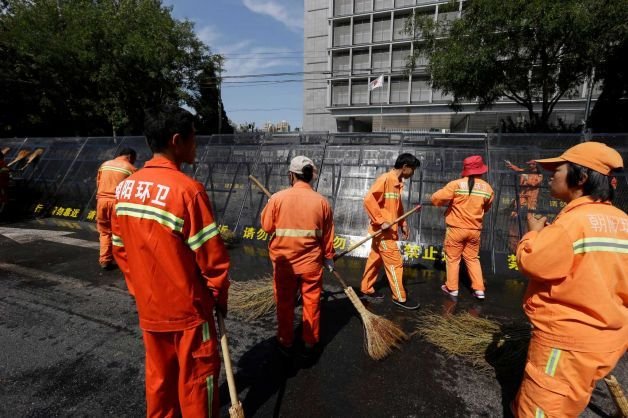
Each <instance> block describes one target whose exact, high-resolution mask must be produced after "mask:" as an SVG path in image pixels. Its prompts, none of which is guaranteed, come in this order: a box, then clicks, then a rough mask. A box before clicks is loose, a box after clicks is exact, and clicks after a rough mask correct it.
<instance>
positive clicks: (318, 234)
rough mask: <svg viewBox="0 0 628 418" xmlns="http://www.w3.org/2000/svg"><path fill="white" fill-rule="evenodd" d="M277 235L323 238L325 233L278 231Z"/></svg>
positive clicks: (317, 231) (303, 230) (316, 231)
mask: <svg viewBox="0 0 628 418" xmlns="http://www.w3.org/2000/svg"><path fill="white" fill-rule="evenodd" d="M275 235H276V236H278V237H292V238H298V237H322V236H323V231H322V230H320V229H276V230H275Z"/></svg>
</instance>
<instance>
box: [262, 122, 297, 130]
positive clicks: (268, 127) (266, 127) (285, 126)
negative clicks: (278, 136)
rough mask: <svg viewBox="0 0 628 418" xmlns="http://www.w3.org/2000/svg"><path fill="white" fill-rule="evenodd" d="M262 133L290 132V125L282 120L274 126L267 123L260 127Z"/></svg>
mask: <svg viewBox="0 0 628 418" xmlns="http://www.w3.org/2000/svg"><path fill="white" fill-rule="evenodd" d="M262 131H263V132H290V124H289V123H288V121H285V120H282V121H281V122H277V123H276V124H274V123H272V122H270V121H268V122H266V123H264V126H263V127H262Z"/></svg>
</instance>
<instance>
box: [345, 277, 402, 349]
mask: <svg viewBox="0 0 628 418" xmlns="http://www.w3.org/2000/svg"><path fill="white" fill-rule="evenodd" d="M345 293H346V295H347V297H348V298H349V300H350V301H351V303H353V306H355V308H356V309H357V310H358V313H359V314H360V318H361V319H362V325H363V326H364V349H365V350H366V352H367V353H368V355H369V356H370V357H371V358H373V359H375V360H381V359H383V358H384V357H386V356H388V355H389V354H390V353H392V351H393V348H399V347H400V343H401V342H402V341H404V340H407V339H408V335H407V334H406V333H405V332H404V331H403V330H402V329H401V328H400V327H399V326H398V325H397V324H395V323H394V322H393V321H391V320H389V319H386V318H382V317H381V316H378V315H375V314H374V313H372V312H371V311H369V310H367V309H366V308H365V307H364V304H363V303H362V302H361V301H360V298H358V295H356V294H355V291H354V290H353V289H352V288H351V287H347V288H346V289H345Z"/></svg>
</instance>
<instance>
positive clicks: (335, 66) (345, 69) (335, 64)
mask: <svg viewBox="0 0 628 418" xmlns="http://www.w3.org/2000/svg"><path fill="white" fill-rule="evenodd" d="M349 62H350V61H349V53H348V52H340V53H335V54H334V55H333V57H332V70H333V75H332V77H339V76H346V75H349V69H350V67H349Z"/></svg>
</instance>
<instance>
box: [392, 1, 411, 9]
mask: <svg viewBox="0 0 628 418" xmlns="http://www.w3.org/2000/svg"><path fill="white" fill-rule="evenodd" d="M406 6H414V0H395V7H397V8H398V7H406Z"/></svg>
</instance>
